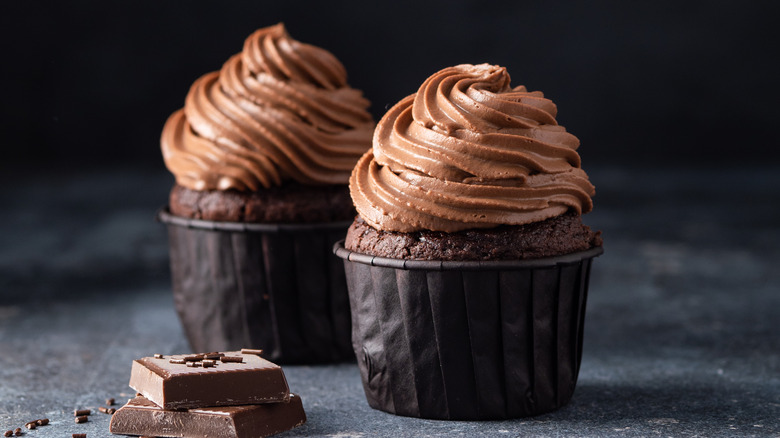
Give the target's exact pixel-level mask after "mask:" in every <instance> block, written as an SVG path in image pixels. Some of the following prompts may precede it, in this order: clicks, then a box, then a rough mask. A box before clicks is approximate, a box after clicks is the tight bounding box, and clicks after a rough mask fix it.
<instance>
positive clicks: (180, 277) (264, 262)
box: [157, 209, 354, 364]
mask: <svg viewBox="0 0 780 438" xmlns="http://www.w3.org/2000/svg"><path fill="white" fill-rule="evenodd" d="M157 218H158V220H159V221H160V222H162V223H164V224H166V225H167V228H168V237H169V245H170V260H171V274H172V282H173V296H174V303H175V306H176V311H177V312H178V315H179V319H180V320H181V323H182V326H183V327H184V332H185V334H186V336H187V339H188V340H189V342H190V345H191V347H192V349H193V351H202V352H207V351H225V350H235V349H240V348H242V347H247V348H261V349H263V350H264V351H265V354H264V357H265V358H266V359H268V360H271V361H272V362H277V363H301V364H304V363H305V364H312V363H332V362H342V361H349V360H354V353H353V352H352V348H351V342H350V336H351V329H350V325H351V324H350V314H349V299H348V296H347V288H346V283H345V278H344V267H343V265H342V263H341V261H340V260H339V259H338V258H337V257H334V256H333V253H332V247H333V243H334V242H336V241H338V240H339V239H342V238H343V237H344V235H345V234H346V230H347V228H348V227H349V224H350V222H333V223H319V224H255V223H236V222H217V221H206V220H198V219H188V218H183V217H178V216H174V215H172V214H170V212H168V210H167V209H163V210H160V211H159V212H158V214H157Z"/></svg>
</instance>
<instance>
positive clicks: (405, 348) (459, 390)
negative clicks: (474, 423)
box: [334, 241, 603, 420]
mask: <svg viewBox="0 0 780 438" xmlns="http://www.w3.org/2000/svg"><path fill="white" fill-rule="evenodd" d="M334 252H335V253H336V255H337V256H339V257H341V258H342V259H344V266H345V270H346V273H347V285H348V287H349V297H350V306H351V310H352V330H353V334H352V339H353V348H354V350H355V354H356V355H357V358H358V365H359V368H360V374H361V377H362V380H363V388H364V390H365V393H366V398H367V399H368V403H369V405H370V406H371V407H373V408H375V409H379V410H382V411H386V412H390V413H393V414H397V415H404V416H411V417H421V418H431V419H447V420H490V419H508V418H518V417H527V416H533V415H538V414H542V413H545V412H550V411H553V410H555V409H558V408H560V407H561V406H563V405H565V404H566V403H567V402H568V401H569V400H570V399H571V397H572V394H573V393H574V387H575V384H576V382H577V375H578V373H579V368H580V360H581V358H582V336H583V327H584V317H585V303H586V298H587V291H588V277H589V273H590V267H591V262H592V259H593V258H594V257H596V256H598V255H600V254H601V253H602V252H603V249H602V248H601V247H597V248H593V249H590V250H587V251H583V252H578V253H574V254H567V255H564V256H559V257H550V258H544V259H535V260H521V261H494V262H452V261H416V260H400V259H389V258H383V257H374V256H369V255H365V254H359V253H355V252H351V251H349V250H347V249H345V248H344V246H343V241H341V242H339V243H337V244H336V245H335V246H334Z"/></svg>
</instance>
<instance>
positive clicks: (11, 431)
mask: <svg viewBox="0 0 780 438" xmlns="http://www.w3.org/2000/svg"><path fill="white" fill-rule="evenodd" d="M3 436H14V431H13V430H10V429H9V430H6V431H5V433H4V434H3Z"/></svg>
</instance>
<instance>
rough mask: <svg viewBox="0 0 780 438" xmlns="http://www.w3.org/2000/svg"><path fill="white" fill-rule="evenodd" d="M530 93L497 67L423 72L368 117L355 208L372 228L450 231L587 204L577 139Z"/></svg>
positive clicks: (537, 217)
mask: <svg viewBox="0 0 780 438" xmlns="http://www.w3.org/2000/svg"><path fill="white" fill-rule="evenodd" d="M556 115H557V108H556V106H555V104H554V103H553V102H552V101H550V100H549V99H546V98H545V97H544V95H543V94H542V93H541V92H539V91H534V92H529V91H527V90H526V88H525V87H523V86H518V87H514V88H512V87H511V86H510V77H509V74H508V73H507V71H506V69H505V68H503V67H499V66H494V65H488V64H480V65H458V66H455V67H450V68H446V69H444V70H441V71H439V72H437V73H436V74H434V75H433V76H431V77H429V78H428V79H427V80H426V81H425V82H424V83H423V84H422V86H421V87H420V88H419V90H418V91H417V93H416V94H413V95H411V96H408V97H407V98H405V99H403V100H401V101H400V102H399V103H398V104H396V105H395V106H394V107H393V108H391V109H390V110H389V111H388V112H387V114H385V116H384V117H383V118H382V120H380V122H379V123H378V124H377V128H376V130H375V131H374V138H373V149H372V150H369V151H368V152H366V153H365V154H364V155H363V157H361V159H360V161H359V162H358V164H357V166H356V167H355V169H354V170H353V172H352V176H351V179H350V191H351V194H352V199H353V200H354V202H355V206H356V208H357V210H358V213H359V214H360V216H361V217H362V218H363V219H364V220H365V221H366V222H367V223H369V224H370V225H371V226H373V227H374V228H377V229H379V230H385V231H399V232H411V231H417V230H423V229H425V230H432V231H445V232H453V231H459V230H465V229H471V228H490V227H495V226H499V225H521V224H526V223H531V222H535V221H541V220H545V219H548V218H550V217H553V216H556V215H559V214H562V213H564V212H566V211H568V210H570V209H571V210H575V211H577V212H578V213H586V212H588V211H590V210H591V208H592V206H593V203H592V200H591V196H593V194H594V193H595V191H594V188H593V186H592V185H591V183H590V182H589V180H588V176H587V175H586V173H585V172H584V171H583V170H582V169H581V168H580V157H579V154H578V153H577V148H578V147H579V145H580V142H579V140H578V139H577V137H575V136H574V135H572V134H570V133H568V132H566V129H565V128H564V127H563V126H560V125H558V123H557V121H556Z"/></svg>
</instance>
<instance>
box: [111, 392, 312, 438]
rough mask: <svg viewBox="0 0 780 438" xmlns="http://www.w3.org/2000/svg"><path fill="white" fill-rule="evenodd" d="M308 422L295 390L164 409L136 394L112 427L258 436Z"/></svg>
mask: <svg viewBox="0 0 780 438" xmlns="http://www.w3.org/2000/svg"><path fill="white" fill-rule="evenodd" d="M305 422H306V413H305V412H304V411H303V404H302V403H301V398H300V397H298V396H297V395H295V394H289V399H288V401H287V402H279V403H266V404H260V405H244V406H224V407H209V408H197V409H189V410H178V411H171V410H164V409H161V408H160V407H159V406H157V405H155V404H154V403H152V402H151V401H149V400H148V399H146V398H144V397H135V398H133V399H130V400H129V401H128V402H127V404H126V405H125V406H123V407H122V408H121V409H119V410H118V411H116V413H115V414H114V416H113V417H112V418H111V425H110V427H109V430H110V431H111V433H115V434H121V435H142V436H156V437H213V438H249V437H252V438H255V437H264V436H269V435H274V434H277V433H280V432H284V431H286V430H290V429H292V428H294V427H297V426H300V425H302V424H303V423H305Z"/></svg>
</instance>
